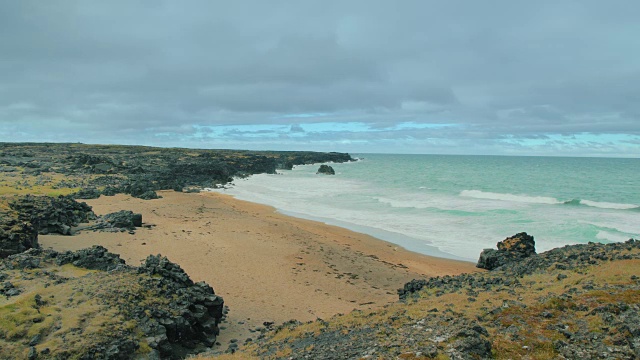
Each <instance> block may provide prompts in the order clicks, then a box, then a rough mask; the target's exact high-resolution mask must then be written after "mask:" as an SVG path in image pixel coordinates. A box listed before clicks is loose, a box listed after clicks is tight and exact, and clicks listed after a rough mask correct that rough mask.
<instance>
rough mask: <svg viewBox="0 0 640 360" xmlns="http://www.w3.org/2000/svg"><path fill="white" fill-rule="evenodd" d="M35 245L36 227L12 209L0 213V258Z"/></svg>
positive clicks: (36, 244)
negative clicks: (21, 218)
mask: <svg viewBox="0 0 640 360" xmlns="http://www.w3.org/2000/svg"><path fill="white" fill-rule="evenodd" d="M37 247H38V229H37V228H36V227H35V226H33V224H32V223H31V222H29V221H23V220H20V219H19V215H18V213H16V212H14V211H6V212H1V213H0V259H3V258H6V257H7V256H9V255H14V254H18V253H21V252H23V251H25V250H28V249H31V248H37Z"/></svg>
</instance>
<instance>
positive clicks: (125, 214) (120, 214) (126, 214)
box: [102, 210, 142, 230]
mask: <svg viewBox="0 0 640 360" xmlns="http://www.w3.org/2000/svg"><path fill="white" fill-rule="evenodd" d="M102 220H103V221H104V222H106V223H107V224H108V225H109V227H111V228H119V229H128V230H133V229H134V228H136V227H140V226H142V214H134V213H133V211H130V210H120V211H116V212H114V213H110V214H107V215H104V216H103V217H102Z"/></svg>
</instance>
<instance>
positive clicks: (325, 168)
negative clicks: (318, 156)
mask: <svg viewBox="0 0 640 360" xmlns="http://www.w3.org/2000/svg"><path fill="white" fill-rule="evenodd" d="M316 174H324V175H335V174H336V172H335V171H334V170H333V168H332V167H331V166H329V165H320V168H319V169H318V171H317V172H316Z"/></svg>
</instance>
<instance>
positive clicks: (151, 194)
mask: <svg viewBox="0 0 640 360" xmlns="http://www.w3.org/2000/svg"><path fill="white" fill-rule="evenodd" d="M134 197H137V198H138V199H142V200H154V199H159V198H160V196H158V193H156V192H155V191H153V190H149V191H145V192H143V193H142V194H140V195H138V196H134Z"/></svg>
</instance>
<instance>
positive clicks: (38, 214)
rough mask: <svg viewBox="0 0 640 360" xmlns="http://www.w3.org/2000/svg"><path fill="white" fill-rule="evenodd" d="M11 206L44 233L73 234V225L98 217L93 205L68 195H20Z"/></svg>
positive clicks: (21, 216) (40, 232)
mask: <svg viewBox="0 0 640 360" xmlns="http://www.w3.org/2000/svg"><path fill="white" fill-rule="evenodd" d="M9 207H10V208H11V209H12V210H15V211H17V212H18V213H19V214H20V215H19V217H20V220H22V221H25V222H30V223H32V224H33V226H34V227H35V228H36V229H37V231H38V233H39V234H42V235H46V234H50V233H57V234H62V235H71V228H72V227H75V226H78V224H80V223H86V222H89V220H94V219H95V218H96V216H95V214H94V213H93V211H92V209H91V206H89V205H87V204H86V203H84V202H77V201H76V200H74V199H72V198H71V197H67V196H59V197H50V196H33V195H26V196H20V197H16V198H14V199H13V201H11V202H10V203H9Z"/></svg>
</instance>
